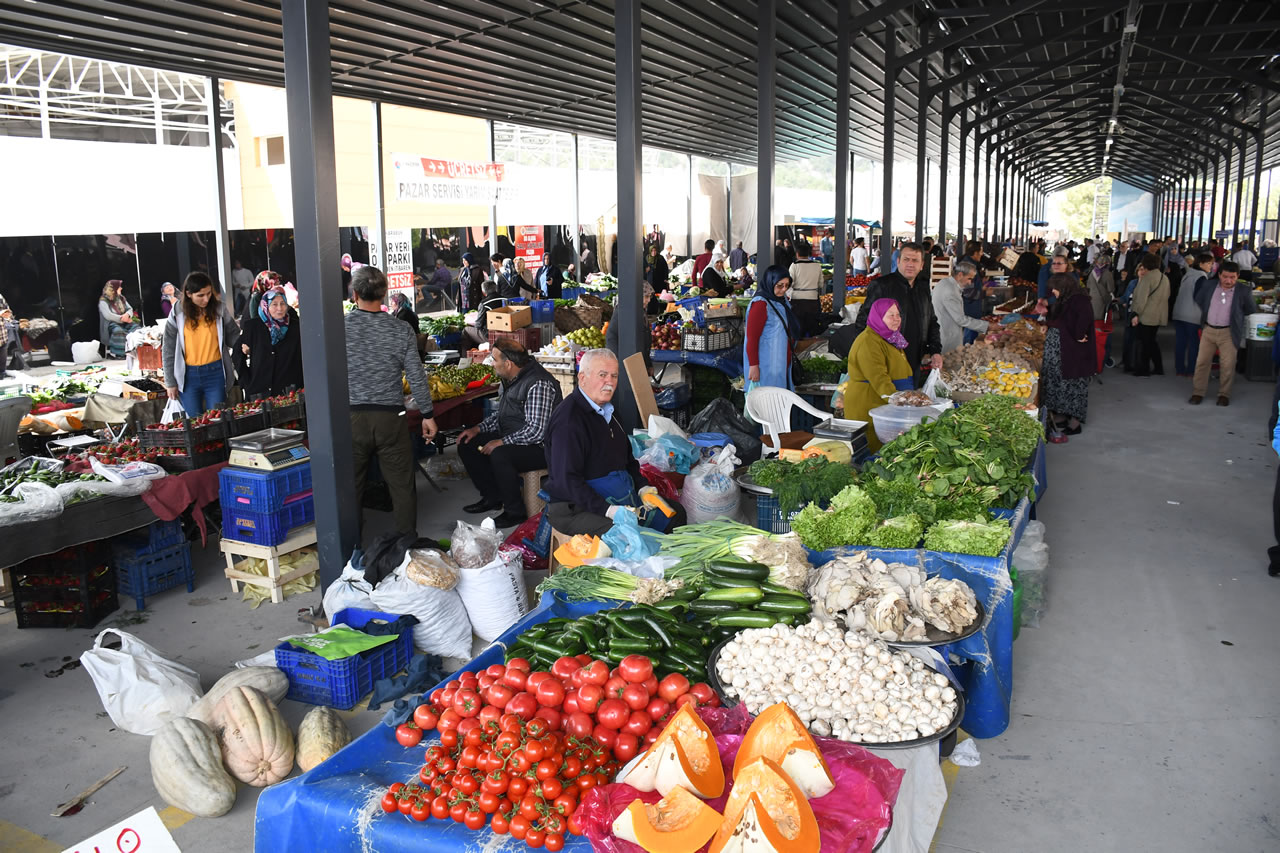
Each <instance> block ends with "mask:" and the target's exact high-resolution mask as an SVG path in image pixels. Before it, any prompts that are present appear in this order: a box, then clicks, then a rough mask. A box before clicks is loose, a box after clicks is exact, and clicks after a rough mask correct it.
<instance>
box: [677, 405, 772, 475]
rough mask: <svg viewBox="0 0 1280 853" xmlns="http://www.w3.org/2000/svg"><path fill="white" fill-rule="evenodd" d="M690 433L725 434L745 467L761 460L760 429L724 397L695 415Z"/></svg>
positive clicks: (690, 425)
mask: <svg viewBox="0 0 1280 853" xmlns="http://www.w3.org/2000/svg"><path fill="white" fill-rule="evenodd" d="M688 432H689V434H690V435H693V434H694V433H698V432H721V433H724V434H725V435H727V436H729V440H730V441H732V442H733V446H734V447H735V448H736V449H737V451H738V452H737V456H738V458H739V459H741V460H742V462H743V464H744V465H746V464H750V463H752V462H755V461H756V460H757V459H759V458H760V437H759V428H758V427H757V426H756V425H755V424H753V423H751V421H749V420H747V418H746V416H745V415H743V414H742V412H740V411H738V410H737V409H735V408H734V406H733V403H731V402H729V401H728V400H726V399H724V398H723V397H721V398H719V399H716V400H712V401H711V402H710V403H709V404H707V407H706V408H705V409H703V410H702V411H701V412H698V414H696V415H694V416H693V420H692V421H691V422H690V423H689V430H688Z"/></svg>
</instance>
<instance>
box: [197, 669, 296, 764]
mask: <svg viewBox="0 0 1280 853" xmlns="http://www.w3.org/2000/svg"><path fill="white" fill-rule="evenodd" d="M213 716H214V731H215V732H217V735H218V743H219V744H221V746H222V761H223V763H224V764H226V766H227V770H229V771H231V775H232V776H234V777H236V778H237V779H239V780H240V781H241V782H244V783H245V784H247V785H253V786H254V787H255V788H263V787H266V786H267V785H274V784H275V783H276V782H279V781H280V780H282V779H284V778H285V777H286V776H288V775H289V772H290V771H291V770H292V769H293V732H291V731H290V730H289V726H288V724H287V723H285V721H284V717H282V716H281V715H280V711H279V710H278V709H277V708H276V706H275V703H274V702H272V701H271V700H270V699H269V698H268V697H267V695H266V694H265V693H263V692H262V691H261V690H259V689H258V688H256V687H243V686H242V687H235V688H232V689H231V690H229V691H227V694H226V695H225V696H223V697H222V699H221V700H220V701H219V702H218V704H217V706H216V707H215V708H214V711H213Z"/></svg>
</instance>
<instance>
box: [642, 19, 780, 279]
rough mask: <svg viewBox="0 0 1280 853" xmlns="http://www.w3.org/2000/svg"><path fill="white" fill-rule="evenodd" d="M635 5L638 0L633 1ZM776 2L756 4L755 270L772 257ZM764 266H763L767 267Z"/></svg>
mask: <svg viewBox="0 0 1280 853" xmlns="http://www.w3.org/2000/svg"><path fill="white" fill-rule="evenodd" d="M637 2H639V0H637ZM777 5H778V4H777V0H760V2H759V3H758V4H757V5H756V16H757V21H756V27H757V32H758V33H759V36H758V38H757V43H758V45H759V52H758V57H757V59H756V99H757V100H756V103H757V107H756V252H757V256H756V270H757V271H759V270H760V269H761V264H760V258H761V257H763V258H766V259H768V258H772V256H773V156H774V148H775V134H774V131H775V119H776V110H777V105H776V104H775V103H774V85H775V78H776V77H777V70H778V45H777V35H778V19H777ZM768 265H769V264H768V263H766V264H764V266H768Z"/></svg>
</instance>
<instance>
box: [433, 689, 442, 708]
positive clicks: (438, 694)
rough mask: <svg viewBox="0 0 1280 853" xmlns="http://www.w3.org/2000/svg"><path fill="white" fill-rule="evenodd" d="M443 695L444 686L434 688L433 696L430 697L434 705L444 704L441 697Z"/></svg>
mask: <svg viewBox="0 0 1280 853" xmlns="http://www.w3.org/2000/svg"><path fill="white" fill-rule="evenodd" d="M442 696H444V688H443V687H437V688H436V689H435V690H432V691H431V697H430V698H431V704H432V705H440V704H443V703H442V701H441V698H440V697H442Z"/></svg>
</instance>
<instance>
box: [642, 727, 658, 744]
mask: <svg viewBox="0 0 1280 853" xmlns="http://www.w3.org/2000/svg"><path fill="white" fill-rule="evenodd" d="M661 734H662V729H661V728H660V727H659V726H654V727H653V728H651V729H649V731H647V732H645V735H644V741H643V746H644V748H645V749H648V748H649V747H651V746H653V742H654V741H655V740H657V739H658V736H659V735H661Z"/></svg>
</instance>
